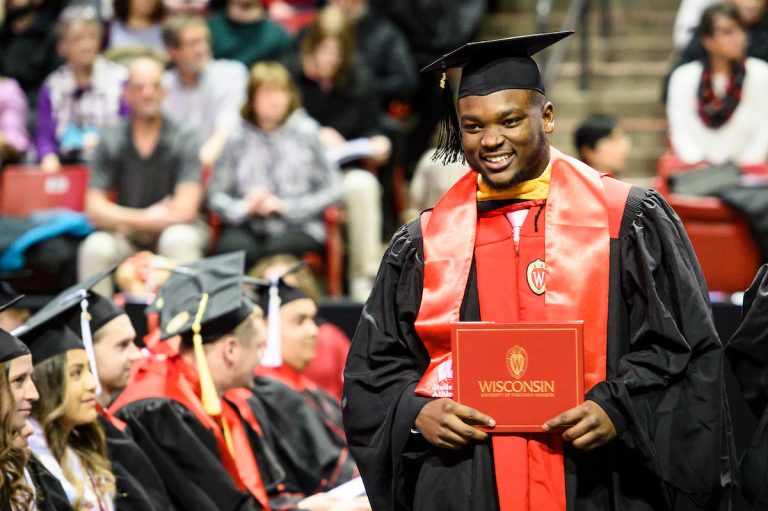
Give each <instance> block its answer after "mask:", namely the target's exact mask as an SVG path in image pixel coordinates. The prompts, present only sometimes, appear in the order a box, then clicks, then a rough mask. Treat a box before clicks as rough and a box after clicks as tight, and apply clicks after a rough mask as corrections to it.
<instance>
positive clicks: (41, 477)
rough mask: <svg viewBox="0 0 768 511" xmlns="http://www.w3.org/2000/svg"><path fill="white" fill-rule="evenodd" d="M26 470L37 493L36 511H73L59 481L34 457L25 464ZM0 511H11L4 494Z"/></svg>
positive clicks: (0, 497)
mask: <svg viewBox="0 0 768 511" xmlns="http://www.w3.org/2000/svg"><path fill="white" fill-rule="evenodd" d="M27 470H29V475H30V476H31V477H32V482H33V483H34V485H35V491H36V492H37V509H38V511H73V510H72V506H71V505H70V504H69V499H67V494H66V493H64V490H63V489H62V487H61V483H59V480H58V479H56V478H55V477H54V476H53V475H52V474H51V473H50V472H48V470H47V469H46V468H45V467H44V466H43V464H42V463H40V462H39V461H38V460H37V458H35V456H34V455H32V456H30V458H29V461H28V462H27ZM0 511H12V508H11V503H10V500H9V499H8V496H7V495H5V494H4V493H3V494H2V495H1V496H0Z"/></svg>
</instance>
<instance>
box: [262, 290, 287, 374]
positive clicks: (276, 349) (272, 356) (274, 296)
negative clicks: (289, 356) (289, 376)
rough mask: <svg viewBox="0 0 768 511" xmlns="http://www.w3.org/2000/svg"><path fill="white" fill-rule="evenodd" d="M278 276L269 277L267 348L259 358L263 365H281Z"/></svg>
mask: <svg viewBox="0 0 768 511" xmlns="http://www.w3.org/2000/svg"><path fill="white" fill-rule="evenodd" d="M279 285H280V277H272V278H270V279H269V305H268V306H267V309H268V310H267V348H266V349H265V350H264V356H263V357H262V358H261V365H262V366H264V367H280V366H281V365H283V356H282V338H281V332H280V305H281V302H282V300H281V299H280V289H279Z"/></svg>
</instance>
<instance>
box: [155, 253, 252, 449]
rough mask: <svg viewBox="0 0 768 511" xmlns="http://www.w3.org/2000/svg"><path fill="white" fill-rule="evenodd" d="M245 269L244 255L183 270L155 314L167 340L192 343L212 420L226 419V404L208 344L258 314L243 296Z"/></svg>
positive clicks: (160, 295) (168, 285)
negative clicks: (210, 363) (177, 337)
mask: <svg viewBox="0 0 768 511" xmlns="http://www.w3.org/2000/svg"><path fill="white" fill-rule="evenodd" d="M244 269H245V252H242V251H240V252H233V253H230V254H223V255H219V256H214V257H208V258H205V259H201V260H200V261H197V262H195V263H191V264H186V265H183V266H177V267H175V268H174V269H173V271H172V272H171V275H170V276H169V277H168V280H166V281H165V284H163V286H162V287H161V288H160V289H159V290H158V296H157V297H156V298H155V301H154V302H153V304H152V306H151V308H150V310H159V311H160V328H161V330H162V335H161V339H168V338H170V337H173V336H175V335H181V336H182V341H183V342H184V343H185V344H189V340H190V337H191V341H192V342H191V344H192V346H193V347H194V350H195V360H196V362H197V373H198V376H199V378H200V394H201V395H200V397H201V401H202V403H203V408H204V409H205V411H206V413H208V414H209V415H214V416H217V415H221V401H220V400H219V395H218V392H217V391H216V386H215V385H214V384H213V378H212V377H211V371H210V369H209V367H208V359H207V358H206V356H205V350H204V349H203V343H205V342H212V341H215V340H216V339H218V338H220V337H221V336H223V335H225V334H227V333H229V332H231V331H232V330H234V329H235V328H236V327H237V326H238V325H239V324H240V323H242V322H243V321H245V319H246V318H247V317H248V316H249V315H250V314H251V312H252V311H253V304H252V303H251V301H250V300H249V299H248V298H247V297H246V296H245V295H244V292H243V277H244V276H243V271H244ZM190 334H191V335H190ZM225 436H226V435H225Z"/></svg>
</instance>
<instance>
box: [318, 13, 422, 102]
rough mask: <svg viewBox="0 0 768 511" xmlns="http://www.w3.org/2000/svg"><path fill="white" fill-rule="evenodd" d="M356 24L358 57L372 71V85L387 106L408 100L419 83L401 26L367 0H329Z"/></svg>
mask: <svg viewBox="0 0 768 511" xmlns="http://www.w3.org/2000/svg"><path fill="white" fill-rule="evenodd" d="M330 4H331V5H334V6H336V7H338V8H339V9H341V10H342V11H343V12H344V14H345V15H346V16H347V18H348V19H349V20H350V22H351V23H352V25H353V27H354V34H355V41H356V43H357V44H356V46H357V52H358V55H359V57H360V58H361V60H362V61H363V62H365V64H366V65H367V66H368V67H369V68H370V70H371V71H372V72H373V76H374V80H373V89H374V91H375V92H376V94H377V95H378V96H379V100H380V101H381V104H382V106H384V108H386V107H387V105H389V103H390V102H391V101H393V100H398V101H407V100H409V99H410V98H411V96H412V95H413V93H414V92H416V87H417V86H418V82H419V77H418V69H417V67H416V61H415V60H414V59H413V55H411V49H410V47H409V46H408V41H407V40H406V39H405V36H404V35H403V33H402V32H401V31H400V29H399V28H398V27H397V26H396V25H395V24H394V23H392V22H391V21H390V20H389V19H387V18H386V17H385V16H383V15H382V14H381V13H379V12H376V11H375V10H373V9H372V8H371V7H370V6H369V2H368V0H330Z"/></svg>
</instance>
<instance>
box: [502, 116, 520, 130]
mask: <svg viewBox="0 0 768 511" xmlns="http://www.w3.org/2000/svg"><path fill="white" fill-rule="evenodd" d="M521 120H522V119H518V118H512V119H505V120H504V126H505V127H507V128H513V127H515V126H517V125H518V124H520V121H521Z"/></svg>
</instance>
